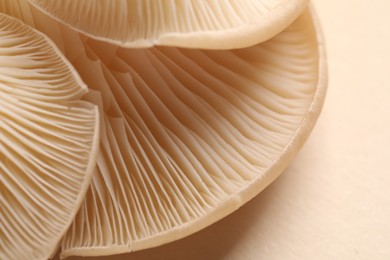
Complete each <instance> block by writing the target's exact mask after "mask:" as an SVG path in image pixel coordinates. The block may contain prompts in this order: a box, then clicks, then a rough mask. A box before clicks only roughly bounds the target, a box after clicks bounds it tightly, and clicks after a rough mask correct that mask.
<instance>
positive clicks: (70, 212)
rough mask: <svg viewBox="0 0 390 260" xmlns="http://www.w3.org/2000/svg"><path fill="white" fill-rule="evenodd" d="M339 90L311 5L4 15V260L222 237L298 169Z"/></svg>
mask: <svg viewBox="0 0 390 260" xmlns="http://www.w3.org/2000/svg"><path fill="white" fill-rule="evenodd" d="M326 83H327V75H326V62H325V54H324V46H323V42H322V36H321V33H320V29H319V26H318V22H317V20H316V17H315V14H314V12H313V10H312V8H311V7H310V6H308V0H199V1H198V0H117V1H111V0H84V1H72V0H56V1H50V0H0V159H1V161H0V191H1V194H0V228H1V229H0V236H1V237H0V238H1V241H0V259H47V258H49V257H50V256H52V255H53V254H54V253H55V252H56V251H57V249H58V248H59V247H61V257H67V256H74V255H79V256H98V255H110V254H118V253H125V252H131V251H135V250H140V249H145V248H150V247H155V246H158V245H161V244H164V243H168V242H171V241H174V240H177V239H180V238H182V237H185V236H187V235H190V234H192V233H194V232H196V231H199V230H200V229H202V228H204V227H206V226H208V225H210V224H212V223H214V222H215V221H218V220H219V219H221V218H223V217H224V216H226V215H228V214H230V213H232V212H233V211H234V210H236V209H238V208H239V207H240V206H242V205H243V204H244V203H245V202H247V201H248V200H250V199H251V198H253V197H254V196H255V195H256V194H258V193H259V192H260V191H261V190H263V189H264V188H265V187H266V186H267V185H268V184H270V183H271V182H272V181H273V180H274V179H275V178H276V177H277V176H278V175H279V174H280V173H281V172H282V171H283V169H284V168H285V167H286V166H287V165H288V163H289V162H290V161H291V160H292V159H293V157H294V155H295V154H296V153H297V151H298V150H299V149H300V147H301V146H302V145H303V143H304V141H305V140H306V138H307V137H308V135H309V133H310V131H311V129H312V127H313V126H314V123H315V121H316V119H317V117H318V115H319V113H320V110H321V107H322V104H323V100H324V96H325V91H326V85H327V84H326Z"/></svg>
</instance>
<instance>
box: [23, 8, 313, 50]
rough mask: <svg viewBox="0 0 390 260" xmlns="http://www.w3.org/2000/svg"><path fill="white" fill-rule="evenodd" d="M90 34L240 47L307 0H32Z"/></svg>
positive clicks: (130, 41) (269, 32) (135, 41)
mask: <svg viewBox="0 0 390 260" xmlns="http://www.w3.org/2000/svg"><path fill="white" fill-rule="evenodd" d="M30 1H31V2H32V3H33V4H35V5H36V6H38V7H39V8H41V9H42V10H44V11H45V12H47V13H49V14H50V15H53V16H54V17H56V18H57V19H59V20H61V21H63V22H65V23H66V24H69V25H70V26H72V27H73V28H74V29H76V30H79V31H81V32H83V33H86V34H88V35H89V36H92V37H94V38H97V39H100V40H104V41H108V42H111V43H115V44H119V45H121V46H124V47H149V46H153V45H168V46H176V47H192V48H203V49H232V48H243V47H247V46H250V45H254V44H257V43H259V42H261V41H265V40H267V39H269V38H271V37H272V36H274V35H276V34H277V33H279V32H280V31H282V30H283V29H284V28H286V27H287V25H288V24H290V23H291V22H292V21H293V20H294V19H295V18H296V17H297V16H298V15H299V14H300V13H301V12H302V11H303V10H304V8H305V6H306V5H307V3H308V0H116V1H111V0H83V1H72V0H56V1H51V0H30Z"/></svg>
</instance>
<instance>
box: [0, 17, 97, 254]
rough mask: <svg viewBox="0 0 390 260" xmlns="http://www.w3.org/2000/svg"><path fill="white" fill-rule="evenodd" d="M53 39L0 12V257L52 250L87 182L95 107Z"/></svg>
mask: <svg viewBox="0 0 390 260" xmlns="http://www.w3.org/2000/svg"><path fill="white" fill-rule="evenodd" d="M86 91H87V88H86V86H85V85H84V83H83V82H82V81H81V80H80V78H79V77H78V75H77V74H76V72H75V71H74V69H73V68H72V67H71V66H70V64H69V63H68V62H67V61H66V60H65V59H64V57H63V56H62V54H61V53H60V51H59V50H58V49H57V48H56V47H55V46H54V44H53V43H52V42H51V41H50V40H49V39H48V38H47V37H45V36H44V35H42V34H41V33H39V32H37V31H35V30H33V29H32V28H30V27H29V26H26V25H24V24H23V23H22V22H21V21H18V20H16V19H15V18H12V17H9V16H6V15H4V14H0V159H1V160H0V191H1V194H0V209H1V210H0V227H1V243H0V259H44V258H47V257H49V256H50V255H51V254H53V253H54V252H55V249H56V248H57V244H58V243H59V242H60V239H61V238H62V236H63V235H64V233H65V231H66V229H67V228H68V227H69V225H70V223H71V221H72V219H73V217H74V215H75V214H76V212H77V210H78V208H79V206H80V203H81V201H82V199H83V198H84V195H85V192H86V190H87V188H88V185H89V182H90V179H91V175H92V172H93V169H94V168H95V161H96V155H97V151H98V137H99V135H98V111H97V109H96V107H95V106H93V105H92V104H90V103H88V102H85V101H79V99H80V97H81V95H82V94H84V93H85V92H86Z"/></svg>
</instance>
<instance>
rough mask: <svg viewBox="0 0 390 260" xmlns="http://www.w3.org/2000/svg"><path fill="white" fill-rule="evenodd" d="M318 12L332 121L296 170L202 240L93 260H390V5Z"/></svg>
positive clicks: (331, 6)
mask: <svg viewBox="0 0 390 260" xmlns="http://www.w3.org/2000/svg"><path fill="white" fill-rule="evenodd" d="M313 2H314V5H315V7H316V9H317V13H318V14H319V17H320V19H321V22H322V27H323V31H324V34H325V38H326V42H327V50H328V51H327V52H328V63H329V75H330V81H329V89H328V94H327V99H326V102H325V107H324V109H323V112H322V115H321V117H320V119H319V121H318V123H317V125H316V127H315V129H314V131H313V133H312V135H311V136H310V138H309V140H308V142H307V143H306V144H305V146H304V148H303V149H302V150H301V152H300V153H299V155H298V157H297V158H296V160H295V161H294V163H293V164H292V165H291V166H290V167H289V168H288V169H287V170H286V171H285V172H284V173H283V174H282V176H281V177H279V178H278V179H277V180H276V181H275V182H274V183H273V184H272V185H271V186H269V187H268V188H267V189H266V190H265V191H264V192H262V193H261V194H260V195H259V196H257V197H256V198H255V199H253V200H252V201H251V202H249V203H248V204H247V205H245V206H243V207H242V208H241V209H239V210H238V211H237V212H235V213H233V214H232V215H230V216H229V217H227V218H225V219H223V220H222V221H220V222H218V223H216V224H214V225H212V226H211V227H209V228H206V229H205V230H203V231H201V232H198V233H197V234H195V235H192V236H190V237H188V238H185V239H183V240H180V241H177V242H173V243H171V244H168V245H165V246H162V247H159V248H155V249H150V250H144V251H140V252H135V253H132V254H125V255H119V256H114V257H105V258H91V259H99V260H103V259H112V260H123V259H132V260H146V259H153V260H161V259H173V260H178V259H188V260H195V259H197V260H198V259H224V260H225V259H229V260H236V259H237V260H238V259H240V260H241V259H244V260H246V259H250V260H252V259H253V260H259V259H260V260H261V259H267V260H269V259H271V260H274V259H277V260H281V259H283V260H290V259H316V260H318V259H343V260H344V259H368V260H381V259H383V260H388V259H390V14H389V10H390V1H388V0H370V1H368V0H343V1H328V0H314V1H313ZM70 259H77V258H70Z"/></svg>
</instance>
